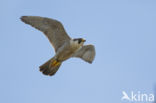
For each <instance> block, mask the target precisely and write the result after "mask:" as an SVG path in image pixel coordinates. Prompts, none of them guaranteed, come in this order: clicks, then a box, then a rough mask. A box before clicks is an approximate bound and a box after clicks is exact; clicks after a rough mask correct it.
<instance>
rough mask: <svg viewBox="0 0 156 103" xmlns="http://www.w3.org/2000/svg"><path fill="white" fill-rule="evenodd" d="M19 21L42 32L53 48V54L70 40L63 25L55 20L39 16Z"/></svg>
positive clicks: (23, 17) (26, 17)
mask: <svg viewBox="0 0 156 103" xmlns="http://www.w3.org/2000/svg"><path fill="white" fill-rule="evenodd" d="M21 20H22V21H23V22H25V23H26V24H30V25H31V26H33V27H35V28H36V29H38V30H40V31H42V32H43V33H44V34H45V35H46V36H47V37H48V39H49V41H50V42H51V44H52V45H53V47H54V48H55V52H57V50H58V48H60V47H61V46H62V45H63V44H64V43H65V42H66V41H68V40H70V37H69V36H68V35H67V33H66V31H65V29H64V27H63V25H62V24H61V23H60V22H59V21H57V20H54V19H49V18H44V17H39V16H22V17H21Z"/></svg>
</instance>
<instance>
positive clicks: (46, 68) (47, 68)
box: [39, 58, 62, 76]
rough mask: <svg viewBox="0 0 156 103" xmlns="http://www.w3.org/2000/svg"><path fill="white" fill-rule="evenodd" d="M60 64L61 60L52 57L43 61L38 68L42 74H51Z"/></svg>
mask: <svg viewBox="0 0 156 103" xmlns="http://www.w3.org/2000/svg"><path fill="white" fill-rule="evenodd" d="M61 64H62V62H59V61H57V60H55V59H54V58H52V59H50V60H48V61H47V62H46V63H44V64H43V65H41V66H40V67H39V68H40V71H41V72H42V73H43V74H45V75H49V76H52V75H54V74H55V73H56V72H57V70H58V69H59V67H60V66H61Z"/></svg>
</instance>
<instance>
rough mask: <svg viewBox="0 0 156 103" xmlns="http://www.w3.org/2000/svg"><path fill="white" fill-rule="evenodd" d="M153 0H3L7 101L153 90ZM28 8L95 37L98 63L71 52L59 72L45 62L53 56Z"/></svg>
mask: <svg viewBox="0 0 156 103" xmlns="http://www.w3.org/2000/svg"><path fill="white" fill-rule="evenodd" d="M155 11H156V1H155V0H77V1H73V0H64V1H63V0H42V1H41V0H40V1H39V0H1V1H0V12H1V17H0V18H1V19H0V27H1V31H0V35H1V37H0V47H1V51H0V57H1V58H0V65H1V72H0V81H1V83H0V102H1V103H21V102H22V103H122V102H123V101H121V97H122V91H126V92H127V93H129V92H131V91H134V92H137V91H141V93H147V94H148V93H154V85H155V84H156V76H155V73H156V29H155V28H156V13H155ZM23 15H34V16H43V17H49V18H54V19H57V20H59V21H61V22H62V23H63V25H64V27H65V29H66V31H67V33H68V34H69V35H70V36H71V37H72V38H77V37H83V38H85V39H86V40H87V42H86V44H94V45H95V47H96V57H95V61H94V62H93V64H88V63H86V62H84V61H82V60H80V59H77V58H72V59H69V60H68V61H65V62H64V63H63V65H62V66H61V68H60V69H59V71H58V72H57V73H56V75H55V76H53V77H48V76H44V75H42V73H41V72H39V68H38V67H39V66H40V65H42V64H43V63H44V62H45V61H47V60H48V59H49V58H51V57H52V56H53V55H54V50H53V48H52V46H51V44H50V43H49V41H48V39H47V38H46V37H45V36H44V35H43V34H42V33H41V32H40V31H38V30H36V29H34V28H32V27H31V26H28V25H26V24H24V23H23V22H21V21H20V19H19V18H20V17H21V16H23Z"/></svg>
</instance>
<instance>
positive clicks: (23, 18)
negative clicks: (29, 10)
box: [20, 16, 28, 22]
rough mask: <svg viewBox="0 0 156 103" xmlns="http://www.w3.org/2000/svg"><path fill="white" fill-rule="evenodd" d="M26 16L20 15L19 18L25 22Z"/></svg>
mask: <svg viewBox="0 0 156 103" xmlns="http://www.w3.org/2000/svg"><path fill="white" fill-rule="evenodd" d="M27 17H28V16H21V17H20V19H21V21H23V22H26V19H27Z"/></svg>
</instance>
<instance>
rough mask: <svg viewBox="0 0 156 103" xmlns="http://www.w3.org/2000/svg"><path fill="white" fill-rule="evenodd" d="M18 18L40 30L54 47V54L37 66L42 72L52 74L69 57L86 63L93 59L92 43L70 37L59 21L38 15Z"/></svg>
mask: <svg viewBox="0 0 156 103" xmlns="http://www.w3.org/2000/svg"><path fill="white" fill-rule="evenodd" d="M20 19H21V20H22V21H23V22H24V23H26V24H29V25H31V26H33V27H35V28H36V29H38V30H40V31H42V32H43V33H44V34H45V36H46V37H47V38H48V40H49V41H50V43H51V44H52V46H53V47H54V49H55V56H54V57H52V58H51V59H50V60H48V61H47V62H45V63H44V64H43V65H41V66H40V67H39V68H40V71H41V72H42V73H43V74H45V75H49V76H52V75H54V74H55V73H56V72H57V70H58V69H59V67H60V66H61V64H62V63H63V62H64V61H65V60H67V59H69V58H71V57H78V58H81V59H83V60H84V61H86V62H88V63H92V61H93V60H94V57H95V48H94V45H84V42H85V41H86V40H84V39H83V38H76V39H71V38H70V37H69V36H68V34H67V33H66V31H65V29H64V27H63V25H62V24H61V22H59V21H57V20H54V19H50V18H46V17H39V16H22V17H21V18H20Z"/></svg>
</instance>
